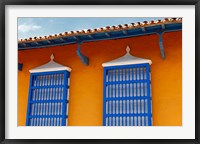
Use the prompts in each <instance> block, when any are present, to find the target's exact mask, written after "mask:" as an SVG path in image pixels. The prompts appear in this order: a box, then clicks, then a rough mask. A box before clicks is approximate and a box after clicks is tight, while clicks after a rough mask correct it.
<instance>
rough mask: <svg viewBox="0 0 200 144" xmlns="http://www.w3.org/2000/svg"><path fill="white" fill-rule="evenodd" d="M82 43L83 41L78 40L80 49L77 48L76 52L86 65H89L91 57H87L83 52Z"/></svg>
mask: <svg viewBox="0 0 200 144" xmlns="http://www.w3.org/2000/svg"><path fill="white" fill-rule="evenodd" d="M81 43H82V42H80V41H79V42H78V49H77V51H76V53H77V55H78V57H79V58H80V59H81V61H82V63H83V64H84V65H89V58H88V57H86V56H85V55H84V54H83V53H81Z"/></svg>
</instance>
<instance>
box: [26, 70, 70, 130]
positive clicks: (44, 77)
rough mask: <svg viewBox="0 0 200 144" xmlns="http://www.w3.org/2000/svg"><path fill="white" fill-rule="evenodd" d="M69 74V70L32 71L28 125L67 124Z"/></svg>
mask: <svg viewBox="0 0 200 144" xmlns="http://www.w3.org/2000/svg"><path fill="white" fill-rule="evenodd" d="M69 76H70V73H69V72H68V71H53V72H40V73H31V77H30V89H29V98H28V109H27V118H26V125H27V126H66V124H67V120H68V104H69V101H68V100H69Z"/></svg>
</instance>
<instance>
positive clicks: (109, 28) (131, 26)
mask: <svg viewBox="0 0 200 144" xmlns="http://www.w3.org/2000/svg"><path fill="white" fill-rule="evenodd" d="M181 22H182V18H165V19H164V20H157V21H154V20H151V21H149V22H147V21H144V22H137V23H130V24H119V25H117V26H106V27H101V28H94V29H86V30H79V31H68V32H62V33H59V34H53V35H48V36H42V37H41V36H39V37H30V38H28V39H27V38H25V39H20V40H18V43H23V42H31V41H41V40H49V39H54V38H60V37H66V36H76V35H84V34H93V33H99V32H109V31H117V30H123V29H124V30H126V29H134V28H139V27H149V26H153V25H158V24H168V23H181Z"/></svg>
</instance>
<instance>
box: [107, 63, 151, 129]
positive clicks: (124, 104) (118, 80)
mask: <svg viewBox="0 0 200 144" xmlns="http://www.w3.org/2000/svg"><path fill="white" fill-rule="evenodd" d="M103 107H104V110H103V125H104V126H151V125H152V112H151V109H152V108H151V91H150V66H149V64H148V63H145V64H134V65H123V66H109V67H104V106H103Z"/></svg>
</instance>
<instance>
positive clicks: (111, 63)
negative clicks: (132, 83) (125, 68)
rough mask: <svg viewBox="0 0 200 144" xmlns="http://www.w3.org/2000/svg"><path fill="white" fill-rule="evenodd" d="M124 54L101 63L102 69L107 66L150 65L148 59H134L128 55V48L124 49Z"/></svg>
mask: <svg viewBox="0 0 200 144" xmlns="http://www.w3.org/2000/svg"><path fill="white" fill-rule="evenodd" d="M126 52H127V53H126V54H125V55H124V56H122V57H120V58H118V59H115V60H112V61H109V62H106V63H103V64H102V66H103V67H108V66H120V65H131V64H144V63H149V65H151V64H152V61H151V60H149V59H143V58H139V57H134V56H132V55H131V54H130V48H129V46H127V47H126Z"/></svg>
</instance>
